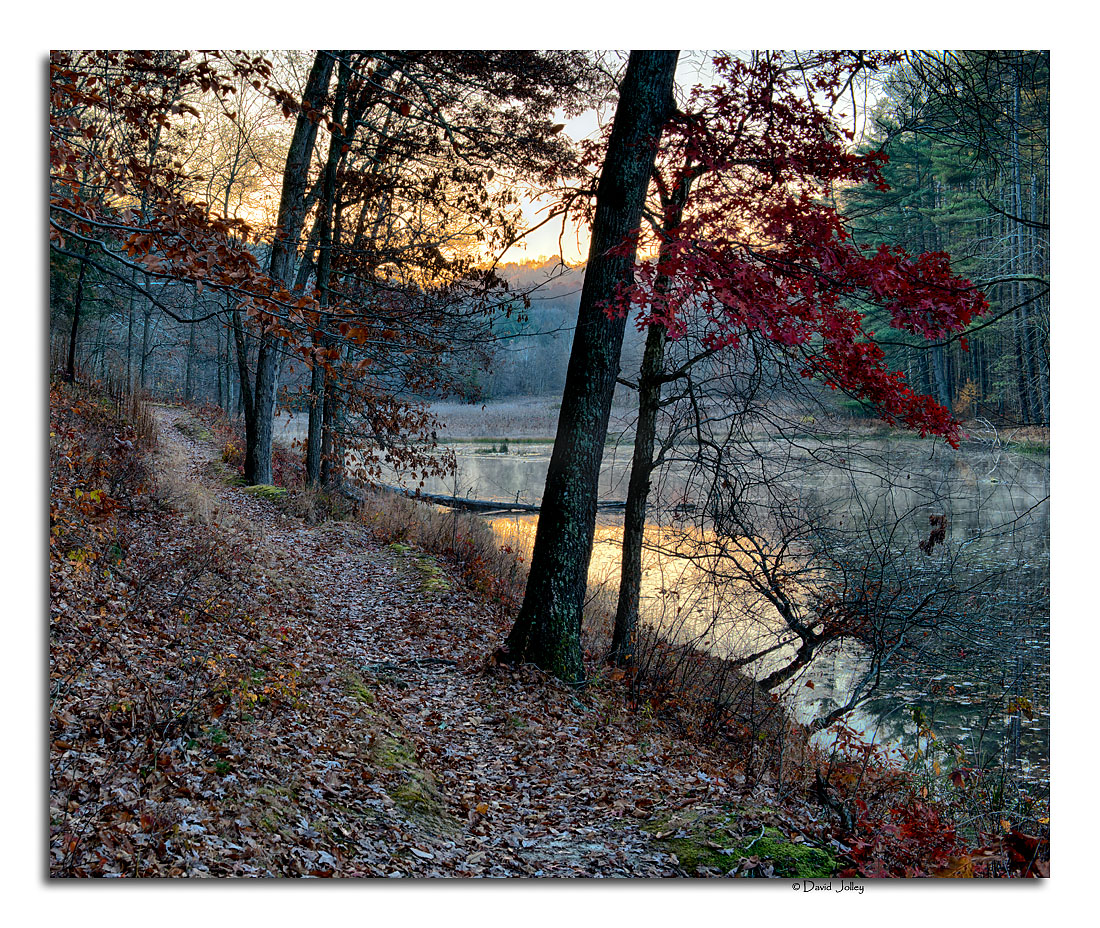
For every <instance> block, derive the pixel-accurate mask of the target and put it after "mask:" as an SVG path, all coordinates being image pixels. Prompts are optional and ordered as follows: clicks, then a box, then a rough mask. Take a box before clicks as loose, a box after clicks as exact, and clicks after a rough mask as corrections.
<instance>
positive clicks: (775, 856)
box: [642, 809, 837, 879]
mask: <svg viewBox="0 0 1100 928" xmlns="http://www.w3.org/2000/svg"><path fill="white" fill-rule="evenodd" d="M747 818H751V813H750V810H744V809H740V810H733V809H729V810H727V811H725V812H719V813H713V812H710V813H703V812H697V811H695V810H693V809H685V810H682V811H679V812H676V813H675V814H673V815H670V816H659V817H657V818H655V819H652V820H651V821H649V822H647V823H646V824H644V825H643V826H642V827H643V828H644V829H645V830H646V831H650V832H653V833H654V834H655V835H656V836H657V839H658V840H659V841H660V842H661V843H662V845H664V846H665V847H667V848H668V850H669V851H671V852H672V853H674V854H675V855H676V858H677V860H679V861H680V866H681V867H683V869H684V870H685V871H686V872H687V873H695V872H696V871H697V870H698V869H699V868H712V869H716V870H719V871H720V872H722V873H726V872H728V871H730V870H732V869H733V868H734V867H735V866H736V865H737V862H738V861H739V860H740V859H741V858H742V857H753V856H755V857H759V858H760V859H761V860H770V861H771V862H772V865H773V866H774V868H775V875H776V876H777V877H782V878H798V879H808V878H811V877H813V878H817V877H831V876H832V875H833V874H834V872H835V871H836V867H837V861H836V858H835V857H833V855H832V854H831V853H830V852H829V851H826V850H825V849H824V848H821V847H817V846H815V845H812V844H808V843H804V842H795V841H791V840H789V839H788V838H787V837H786V836H785V835H783V833H782V832H780V831H779V829H777V828H773V827H770V826H765V827H763V834H761V826H754V827H745V821H746V819H747ZM748 832H751V833H748Z"/></svg>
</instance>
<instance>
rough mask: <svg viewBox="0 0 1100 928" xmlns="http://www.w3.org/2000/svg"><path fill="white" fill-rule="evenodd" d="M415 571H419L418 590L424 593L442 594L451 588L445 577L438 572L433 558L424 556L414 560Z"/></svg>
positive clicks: (440, 571)
mask: <svg viewBox="0 0 1100 928" xmlns="http://www.w3.org/2000/svg"><path fill="white" fill-rule="evenodd" d="M415 563H416V569H417V570H418V571H420V588H421V589H422V590H425V591H426V592H429V593H430V592H444V591H446V590H449V589H450V588H451V585H450V583H448V582H447V577H446V576H445V575H444V573H443V571H442V570H440V568H439V564H438V563H436V560H435V558H434V557H430V556H428V555H424V556H422V557H418V558H417V559H416V562H415Z"/></svg>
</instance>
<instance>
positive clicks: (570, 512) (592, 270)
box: [498, 51, 677, 681]
mask: <svg viewBox="0 0 1100 928" xmlns="http://www.w3.org/2000/svg"><path fill="white" fill-rule="evenodd" d="M676 60H677V53H676V52H669V51H660V52H653V51H645V52H642V51H635V52H631V54H630V59H629V61H628V63H627V69H626V76H625V78H624V80H623V84H622V87H621V88H620V95H619V103H618V107H617V110H616V113H615V122H614V125H613V127H612V130H611V139H610V142H609V143H608V149H607V155H606V157H605V160H604V166H603V171H602V172H601V175H600V182H599V186H598V188H597V191H596V216H595V220H594V222H593V226H592V240H591V244H590V246H589V261H588V266H587V270H586V272H585V279H584V287H583V289H582V291H581V304H580V309H579V311H578V317H577V328H576V332H575V334H574V338H573V350H572V353H571V355H570V358H569V368H568V371H567V373H566V381H565V390H564V393H563V396H562V408H561V413H560V416H559V418H558V428H557V435H556V437H555V440H554V451H553V454H552V455H551V458H550V468H549V472H548V473H547V477H546V489H545V491H544V492H543V498H542V506H543V511H542V514H541V515H540V517H539V525H538V530H537V532H536V534H535V545H534V551H533V552H532V557H531V572H530V576H529V578H528V581H527V590H526V593H525V595H524V601H523V606H522V607H521V608H520V612H519V615H518V616H517V618H516V622H515V625H514V626H513V628H512V631H511V632H510V633H509V635H508V638H507V640H506V642H505V644H504V647H503V648H502V649H501V650H500V651H499V652H498V654H499V657H500V659H501V660H505V661H509V662H520V661H528V662H531V663H534V664H536V665H538V666H539V667H541V668H543V669H544V670H546V671H548V672H550V673H552V674H555V675H556V676H558V677H560V678H562V679H563V680H566V681H578V680H581V679H582V678H583V675H584V662H583V656H582V653H581V643H580V627H581V613H582V610H583V607H584V594H585V589H586V585H587V579H588V563H589V560H590V558H591V555H592V540H593V536H594V533H595V526H596V498H597V494H598V484H599V475H600V463H601V461H602V459H603V448H604V441H605V440H606V437H607V423H608V419H609V417H610V414H611V400H612V396H613V394H614V391H615V381H616V378H617V377H618V374H619V354H620V350H621V348H622V342H623V333H624V330H625V326H626V318H625V316H622V317H619V316H616V317H614V318H611V317H609V316H608V315H607V314H606V313H605V311H604V307H605V305H606V304H607V302H608V301H609V300H611V299H612V298H613V297H614V295H615V292H616V288H617V287H618V286H619V285H620V284H624V283H625V284H629V283H630V282H631V281H632V280H633V265H634V253H633V249H629V253H626V254H623V253H618V254H609V253H608V252H609V251H611V250H612V249H622V246H623V244H624V243H625V242H627V241H628V240H629V239H630V238H631V236H633V235H634V234H635V233H636V232H637V230H638V227H639V224H640V222H641V216H642V207H643V205H644V202H645V196H646V191H647V188H648V186H649V178H650V175H651V173H652V171H653V163H654V159H655V158H656V154H657V146H658V144H659V142H660V136H661V129H662V127H663V124H664V123H665V122H666V121H667V120H668V119H669V117H671V116H672V114H673V112H674V111H675V101H674V100H673V96H672V88H673V81H674V78H675V72H676Z"/></svg>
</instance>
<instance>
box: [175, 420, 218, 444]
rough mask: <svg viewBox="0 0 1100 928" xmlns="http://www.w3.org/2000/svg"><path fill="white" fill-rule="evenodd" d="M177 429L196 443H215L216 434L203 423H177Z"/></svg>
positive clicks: (186, 421) (187, 421) (185, 421)
mask: <svg viewBox="0 0 1100 928" xmlns="http://www.w3.org/2000/svg"><path fill="white" fill-rule="evenodd" d="M176 429H177V430H178V431H180V432H182V433H183V434H184V435H186V436H187V437H188V438H191V439H194V440H195V441H213V440H214V433H213V432H211V431H210V429H208V428H207V427H206V426H205V425H203V424H202V423H201V422H195V421H193V420H190V419H187V420H183V421H181V422H177V423H176Z"/></svg>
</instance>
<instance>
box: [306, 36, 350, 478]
mask: <svg viewBox="0 0 1100 928" xmlns="http://www.w3.org/2000/svg"><path fill="white" fill-rule="evenodd" d="M342 55H343V53H341V56H342ZM350 76H351V71H350V68H349V67H348V64H347V61H346V60H344V59H343V58H341V62H340V68H339V74H338V76H337V78H336V100H335V102H334V104H333V108H332V121H333V123H334V124H335V125H337V126H340V125H341V122H342V120H343V118H344V103H345V100H346V98H347V86H348V79H349V77H350ZM345 135H346V133H345V132H344V131H343V129H340V130H338V131H336V132H334V133H333V135H332V141H331V142H330V143H329V149H328V157H327V159H326V160H325V175H324V179H323V182H322V185H321V202H320V206H319V209H318V214H317V225H318V227H319V245H320V248H319V252H318V256H317V289H318V290H319V291H320V295H321V305H322V306H326V307H327V306H329V305H330V304H331V302H332V290H331V277H332V252H333V249H334V248H336V247H338V244H339V242H338V237H339V233H338V231H337V230H336V229H335V228H334V226H335V219H334V204H335V201H336V172H337V169H338V168H339V166H340V161H341V160H342V158H343V147H344V138H345ZM327 328H328V314H327V313H321V318H320V320H319V321H318V331H317V332H316V333H315V334H314V337H313V347H314V348H315V349H323V348H325V347H326V346H327V345H328V338H327V337H326V334H325V330H326V329H327ZM324 405H325V368H324V365H323V364H322V363H321V362H320V361H318V359H317V357H316V355H315V356H314V359H313V369H312V371H311V375H310V384H309V428H308V430H307V434H306V481H307V483H308V484H309V485H310V486H313V487H315V486H319V485H320V483H321V441H322V428H321V426H322V422H323V417H324Z"/></svg>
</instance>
